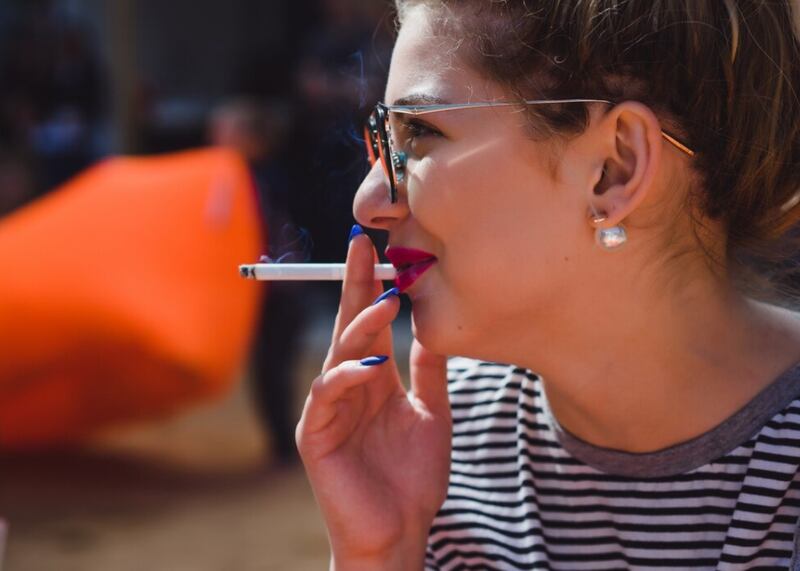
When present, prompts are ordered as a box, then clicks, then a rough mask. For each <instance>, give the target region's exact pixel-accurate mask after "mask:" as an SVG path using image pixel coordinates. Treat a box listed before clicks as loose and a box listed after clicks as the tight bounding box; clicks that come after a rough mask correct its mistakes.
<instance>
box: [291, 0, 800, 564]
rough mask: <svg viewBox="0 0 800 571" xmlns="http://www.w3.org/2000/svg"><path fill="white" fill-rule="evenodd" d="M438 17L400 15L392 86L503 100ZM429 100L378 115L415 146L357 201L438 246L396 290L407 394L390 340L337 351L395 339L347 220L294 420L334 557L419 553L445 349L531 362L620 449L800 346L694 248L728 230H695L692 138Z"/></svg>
mask: <svg viewBox="0 0 800 571" xmlns="http://www.w3.org/2000/svg"><path fill="white" fill-rule="evenodd" d="M433 18H434V15H432V14H431V13H430V12H428V11H427V9H426V8H425V7H422V6H419V7H414V8H412V9H411V10H410V11H409V13H408V14H406V16H405V19H404V26H403V28H402V30H401V31H400V34H399V37H398V41H397V45H396V48H395V52H394V55H393V59H392V65H391V69H390V75H389V81H388V85H387V90H386V101H387V102H388V103H390V104H391V103H394V102H396V101H397V100H398V99H407V98H409V97H416V96H424V97H425V98H428V99H430V98H432V97H435V98H440V99H443V100H445V101H446V102H453V103H460V102H466V101H491V100H508V99H509V95H508V94H507V93H506V92H505V91H504V90H503V89H502V88H500V87H499V86H497V85H493V84H492V83H491V82H489V81H487V80H486V79H484V78H483V77H481V76H480V74H479V73H477V72H475V71H474V70H471V69H469V68H468V67H467V66H466V65H465V64H464V63H463V61H464V58H463V57H462V55H461V54H460V51H459V50H460V49H461V47H460V46H459V44H458V42H457V41H455V40H453V39H452V38H448V37H446V36H441V35H439V34H438V33H437V27H436V26H435V25H433V24H434V19H433ZM575 96H576V97H578V96H591V94H575ZM424 121H425V125H426V128H424V129H420V128H417V129H416V130H415V131H414V135H415V136H414V137H409V131H408V129H405V128H402V126H401V125H400V124H397V123H395V124H393V136H394V138H395V142H396V145H397V146H398V147H399V148H401V149H403V150H405V151H406V152H407V153H408V155H409V161H408V167H407V180H406V182H404V183H403V184H401V185H400V188H399V200H398V202H397V203H395V204H391V203H390V202H389V198H388V191H387V181H386V179H385V177H384V174H383V172H382V170H381V167H380V165H376V166H375V167H374V168H373V170H372V171H371V172H370V173H369V175H368V176H367V178H366V179H365V180H364V182H363V183H362V185H361V187H360V188H359V191H358V194H357V196H356V200H355V204H354V213H355V216H356V219H357V220H358V221H359V223H361V224H362V225H365V226H370V227H373V228H379V229H383V230H386V231H388V232H389V244H390V245H391V246H399V247H409V248H417V249H420V250H424V251H427V252H431V253H433V254H434V255H436V256H437V258H438V262H437V263H436V264H435V265H434V266H433V267H432V268H431V269H430V270H428V271H427V272H426V273H425V274H424V275H423V276H422V277H421V278H420V279H419V280H418V281H417V282H416V283H415V284H414V285H413V286H412V287H411V288H410V289H409V290H408V292H407V293H408V295H409V296H410V298H411V300H412V302H413V324H414V334H415V337H416V338H417V339H418V340H419V341H418V342H416V343H415V347H414V352H413V354H412V386H413V387H414V398H412V399H411V400H408V399H405V396H404V395H403V394H402V390H401V389H400V388H399V380H398V379H397V378H396V376H397V373H396V367H395V366H394V363H393V362H392V360H391V359H390V361H389V362H387V363H386V364H384V365H381V366H379V367H373V368H370V370H368V371H364V370H363V369H364V368H363V367H359V366H357V365H355V364H353V363H352V362H348V361H347V360H348V359H361V358H363V357H366V356H368V355H372V354H387V355H391V349H390V343H391V342H390V339H389V335H390V329H389V327H390V323H391V319H393V318H394V315H395V314H396V311H397V307H396V304H397V301H396V299H391V300H388V301H386V302H383V303H382V304H379V305H378V306H376V307H370V306H369V303H371V301H372V299H373V298H374V297H375V296H377V295H378V294H379V293H380V289H378V286H377V285H376V284H374V283H373V282H371V281H370V277H371V276H370V275H369V272H370V266H371V262H372V261H373V259H372V255H371V253H370V252H369V246H368V238H367V237H365V236H362V237H359V238H357V239H356V240H355V241H354V244H353V245H352V246H351V252H350V255H349V258H348V268H349V270H348V271H349V272H351V274H352V276H350V275H349V276H348V281H346V282H345V288H344V291H343V296H342V310H341V311H340V315H339V319H338V320H337V325H336V330H335V331H334V337H333V343H332V347H331V352H330V354H329V358H328V361H327V362H326V366H325V371H324V373H323V375H322V376H321V377H320V378H319V379H317V381H315V386H317V385H321V386H322V387H323V388H321V389H318V390H317V389H312V393H311V395H310V396H309V399H308V401H307V403H306V410H305V413H304V416H303V420H301V423H300V425H299V427H298V443H299V447H300V451H301V455H302V457H303V460H304V462H305V464H306V467H307V469H308V472H309V476H310V479H311V482H312V486H313V487H314V490H315V493H316V494H317V498H318V500H319V502H320V505H321V507H322V511H323V514H324V516H325V518H326V522H327V524H328V527H329V530H330V535H331V544H332V548H333V553H334V567H342V568H353V569H356V568H359V567H360V566H362V565H363V566H367V567H368V565H369V564H372V565H377V564H380V568H398V569H401V568H418V567H419V566H421V554H422V550H423V549H424V547H423V546H424V540H425V534H426V532H427V529H428V527H429V526H430V523H431V521H432V518H433V515H434V514H435V511H436V508H438V505H439V503H441V499H443V498H444V494H445V489H446V482H447V469H448V465H449V461H448V455H449V438H450V429H449V423H450V419H449V413H448V412H447V406H446V382H445V374H444V366H445V361H444V358H443V357H441V356H440V355H464V356H469V357H476V358H483V359H488V360H493V361H500V362H508V363H514V364H515V365H518V366H522V367H527V368H530V369H532V370H534V371H536V372H538V373H540V374H541V375H542V376H543V378H544V386H545V390H546V393H547V397H548V399H549V401H550V405H551V408H552V410H553V412H554V414H555V415H556V416H557V418H558V419H559V421H560V422H561V424H562V425H564V426H565V428H567V429H568V430H569V431H570V432H572V433H574V434H575V435H577V436H578V437H580V438H583V439H584V440H586V441H588V442H591V443H594V444H597V445H600V446H605V447H609V448H615V449H620V450H626V451H629V452H648V451H654V450H659V449H661V448H664V447H667V446H670V445H673V444H676V443H678V442H682V441H685V440H688V439H690V438H693V437H695V436H697V435H699V434H702V433H703V432H705V431H707V430H709V429H711V428H713V427H714V426H716V425H717V424H719V423H720V422H722V421H723V420H724V419H726V418H727V417H729V416H730V415H731V414H733V413H734V412H735V411H736V410H738V409H739V408H741V406H743V405H744V404H746V403H747V402H748V401H749V400H750V399H752V398H753V396H755V394H757V393H758V391H760V390H761V389H763V388H764V387H765V386H766V385H768V384H769V383H770V382H771V381H772V380H773V379H774V378H775V377H776V376H778V375H779V374H780V373H782V372H783V371H784V370H786V369H788V368H789V367H790V366H791V365H793V364H795V363H796V362H798V361H800V325H798V320H797V317H796V316H795V315H794V314H792V313H789V312H788V311H785V310H780V309H777V308H773V307H769V306H765V305H762V304H759V303H756V302H753V301H751V300H748V299H745V298H743V297H741V296H740V295H739V294H737V293H736V292H735V291H734V289H733V288H732V287H731V286H730V285H729V283H728V278H727V275H726V271H725V268H724V267H717V266H714V267H713V268H712V266H710V265H709V264H708V263H707V257H706V254H705V253H704V252H703V249H702V248H701V245H700V243H699V240H703V246H704V247H705V249H707V250H710V251H711V252H721V251H724V245H725V244H724V234H723V232H722V230H721V228H719V227H716V226H714V224H712V223H710V222H709V221H704V222H705V227H704V230H703V231H702V232H699V233H695V232H693V231H692V225H691V223H690V214H691V213H690V212H688V211H687V207H686V206H685V204H686V201H685V193H686V189H687V188H688V185H689V184H690V183H691V182H692V180H693V179H692V174H691V172H690V171H689V168H688V165H687V162H686V157H685V156H684V155H683V154H681V153H680V152H679V151H677V150H676V149H674V148H673V147H672V146H670V145H669V144H668V143H666V142H664V141H663V139H662V138H661V135H660V125H659V121H658V118H657V117H656V116H655V115H654V113H653V112H652V111H651V110H650V109H648V108H647V107H645V106H643V105H641V104H639V103H637V102H625V103H622V104H620V105H617V106H616V107H613V108H610V107H608V106H602V105H600V106H598V107H596V108H593V109H592V121H591V124H590V126H589V127H588V129H587V130H586V131H585V132H584V133H582V134H581V135H579V136H576V137H574V138H572V139H570V140H566V141H555V140H550V141H538V142H537V141H534V140H532V139H531V138H530V137H529V136H528V131H527V130H526V128H525V127H526V116H525V115H524V114H522V113H520V112H519V110H517V109H514V108H498V109H482V110H463V111H451V112H447V113H440V114H435V115H429V116H426V117H425V118H424ZM593 211H597V212H601V213H605V214H606V218H607V219H606V220H605V221H604V222H602V223H601V224H602V226H604V227H610V226H613V225H615V224H618V223H623V224H624V225H625V227H626V228H627V230H628V234H629V243H628V244H627V245H626V246H625V247H624V249H622V250H620V251H619V252H614V253H608V252H605V251H603V250H601V249H600V248H598V247H597V246H596V245H595V243H594V230H595V227H596V226H597V225H598V224H597V223H595V222H593V220H592V215H591V214H592V212H593ZM695 215H697V214H696V213H695ZM365 243H366V244H365ZM354 276H358V278H357V280H356V278H355V277H354ZM423 347H424V348H423ZM334 385H336V386H337V387H339V388H337V389H336V390H334V389H332V388H331V389H326V388H325V387H326V386H330V387H332V386H334ZM386 395H389V396H386ZM389 403H391V405H390V404H389ZM393 415H396V416H393ZM375 426H379V427H380V430H377V431H373V430H372V427H375ZM409 448H410V449H409ZM436 502H439V503H436ZM432 508H433V509H432ZM360 534H361V535H360ZM363 534H366V535H363ZM364 538H366V539H364ZM404 556H405V557H410V559H404V560H403V561H400V560H399V559H398V558H403V557H404ZM403 565H406V567H403Z"/></svg>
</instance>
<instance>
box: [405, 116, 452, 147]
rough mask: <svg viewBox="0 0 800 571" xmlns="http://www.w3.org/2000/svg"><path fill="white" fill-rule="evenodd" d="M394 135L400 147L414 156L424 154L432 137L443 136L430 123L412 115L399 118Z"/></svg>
mask: <svg viewBox="0 0 800 571" xmlns="http://www.w3.org/2000/svg"><path fill="white" fill-rule="evenodd" d="M396 135H397V141H398V142H399V143H400V147H401V148H403V149H406V151H407V152H410V153H411V154H414V155H416V156H421V155H424V154H425V152H426V151H427V150H428V148H429V146H428V145H429V144H430V143H431V142H432V141H433V140H434V138H437V137H442V136H443V134H442V132H441V131H439V130H438V129H437V128H436V127H434V126H433V125H431V124H430V123H427V122H425V121H422V120H421V119H418V118H416V117H412V116H404V117H401V118H400V121H399V122H398V125H397V133H396Z"/></svg>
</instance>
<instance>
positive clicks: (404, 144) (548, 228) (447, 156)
mask: <svg viewBox="0 0 800 571" xmlns="http://www.w3.org/2000/svg"><path fill="white" fill-rule="evenodd" d="M433 18H434V16H433V15H431V14H429V12H428V11H427V9H425V8H424V7H415V8H412V9H411V10H410V11H409V12H408V14H407V15H406V17H405V20H404V24H403V27H402V29H401V31H400V34H399V37H398V40H397V44H396V46H395V51H394V55H393V57H392V63H391V69H390V73H389V80H388V85H387V89H386V102H387V103H388V104H389V105H391V104H395V103H397V102H401V103H414V102H421V103H430V102H438V101H441V102H445V103H464V102H478V101H508V100H510V99H511V98H510V96H509V95H508V93H506V92H505V91H504V90H503V89H501V88H500V87H499V86H498V85H496V84H493V83H491V82H490V81H488V80H486V79H484V78H483V77H481V76H480V75H479V74H478V73H476V72H475V71H473V70H471V69H469V68H468V67H467V66H466V65H465V64H464V63H463V61H462V58H461V57H460V55H459V54H460V51H459V45H458V42H457V41H456V40H454V39H452V38H449V37H442V36H441V35H437V34H436V33H435V31H434V23H435V22H434V20H433ZM391 123H392V129H393V133H392V136H393V140H394V142H395V143H394V144H395V150H403V151H405V152H406V153H407V154H408V164H407V167H406V179H405V181H404V182H402V183H401V184H400V185H399V193H398V195H399V196H398V201H397V202H396V203H394V204H392V203H390V201H389V193H388V189H387V185H388V181H387V179H386V177H385V175H384V172H383V170H382V167H381V166H380V163H377V164H376V165H375V166H374V167H373V169H372V171H371V172H370V173H369V175H368V176H367V177H366V179H365V180H364V182H363V183H362V185H361V187H360V188H359V191H358V194H357V195H356V199H355V204H354V213H355V216H356V219H357V220H358V221H359V223H361V224H362V225H365V226H368V227H373V228H380V229H385V230H388V232H389V246H390V247H401V248H413V249H417V250H422V251H424V252H428V253H430V254H432V255H433V256H435V257H436V262H435V263H434V264H433V265H431V266H430V268H429V269H427V271H425V272H424V273H423V274H422V275H421V276H420V277H419V278H418V279H417V280H416V281H414V283H413V284H412V285H411V286H410V287H409V288H408V289H407V291H406V293H407V294H408V295H409V296H410V298H411V300H412V302H413V322H414V330H415V335H416V337H417V338H418V339H419V340H420V341H421V342H422V343H423V344H424V345H425V346H426V347H428V348H429V349H432V350H435V351H438V352H441V353H444V354H461V355H469V356H475V357H482V356H483V357H487V358H500V357H501V356H502V354H503V352H502V349H503V347H505V346H506V345H507V343H508V340H509V339H513V338H514V336H515V335H516V334H517V333H519V334H522V333H523V332H524V331H526V330H528V329H530V328H531V327H536V326H537V324H539V323H547V319H548V315H549V314H552V313H553V312H558V311H559V308H560V307H562V304H563V303H565V300H569V299H570V295H571V293H572V292H573V291H574V290H575V289H576V288H577V287H580V286H579V284H580V274H579V273H578V272H579V269H580V268H581V267H582V264H583V261H584V259H585V258H586V257H587V256H588V255H589V254H588V252H589V250H591V248H592V228H591V226H590V224H589V219H588V208H589V206H588V202H587V200H588V194H587V193H589V192H590V191H588V190H586V189H581V188H580V186H581V183H580V182H576V181H579V180H580V178H579V177H575V176H571V175H570V174H569V172H564V168H563V161H562V163H561V164H562V166H556V167H555V169H556V172H553V168H552V167H549V166H548V165H549V163H548V160H547V157H548V156H549V155H548V154H547V152H548V149H549V147H548V143H547V142H541V143H537V142H534V141H532V140H531V139H530V137H529V136H528V134H527V133H526V126H527V119H526V115H525V114H524V113H522V112H520V110H519V108H517V107H501V108H487V109H465V110H452V111H446V112H440V113H435V114H430V115H424V116H418V117H412V116H402V115H395V116H393V118H392V122H391ZM559 181H560V182H559Z"/></svg>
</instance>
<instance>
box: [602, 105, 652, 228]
mask: <svg viewBox="0 0 800 571" xmlns="http://www.w3.org/2000/svg"><path fill="white" fill-rule="evenodd" d="M601 121H602V125H601V133H603V136H604V138H605V139H606V144H605V145H604V146H605V148H606V150H605V153H604V154H605V157H604V161H603V163H602V169H601V171H600V173H598V179H597V182H596V183H595V185H594V187H593V189H592V196H591V197H590V210H591V214H592V218H597V217H598V213H602V215H603V218H604V220H603V222H601V223H596V227H606V228H608V227H611V226H616V225H617V224H618V223H620V222H621V221H622V220H624V219H625V218H626V217H628V216H629V215H630V214H631V213H632V212H633V211H634V210H636V208H637V207H638V206H639V205H640V204H641V203H642V201H643V200H644V199H645V197H646V195H647V192H648V190H649V188H650V186H651V185H652V182H653V179H654V177H655V173H656V171H657V169H658V163H659V161H660V159H661V154H660V153H661V145H660V142H661V126H660V124H659V122H658V119H657V118H656V116H655V114H654V113H653V112H652V111H651V110H650V108H648V107H647V106H646V105H643V104H641V103H638V102H632V101H629V102H625V103H621V104H620V105H617V106H616V107H615V108H614V109H612V110H611V111H610V112H609V113H608V114H606V115H605V116H604V117H603V118H602V120H601Z"/></svg>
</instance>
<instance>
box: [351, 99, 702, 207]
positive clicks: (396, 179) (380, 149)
mask: <svg viewBox="0 0 800 571" xmlns="http://www.w3.org/2000/svg"><path fill="white" fill-rule="evenodd" d="M548 103H606V104H608V105H614V103H613V102H611V101H608V100H606V99H533V100H528V101H519V102H517V101H499V102H492V101H484V102H478V103H453V104H435V105H386V104H385V103H378V104H377V105H376V106H375V110H374V111H373V112H372V113H371V114H370V116H369V118H368V119H367V123H366V125H365V126H364V142H365V143H366V146H367V156H368V157H369V162H370V165H374V164H375V163H376V162H378V161H381V164H382V165H383V170H384V172H385V173H386V177H387V178H388V179H389V199H390V200H391V201H392V202H393V203H394V202H397V185H398V184H400V183H401V182H403V180H404V179H405V174H406V162H407V161H408V156H407V155H406V153H404V152H403V151H395V150H394V149H393V148H392V139H391V134H392V133H391V127H390V126H389V114H390V113H397V114H400V115H427V114H429V113H438V112H440V111H455V110H457V109H481V108H484V107H511V106H519V105H544V104H548ZM661 136H662V137H664V139H666V140H667V142H669V143H670V144H672V145H673V146H674V147H675V148H677V149H678V150H679V151H681V152H683V153H686V154H687V155H689V156H690V157H693V156H694V151H693V150H691V149H690V148H689V147H687V146H686V145H684V144H683V143H681V142H680V141H679V140H678V139H677V138H675V137H673V136H672V135H670V134H669V133H667V132H666V131H663V130H662V131H661Z"/></svg>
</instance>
